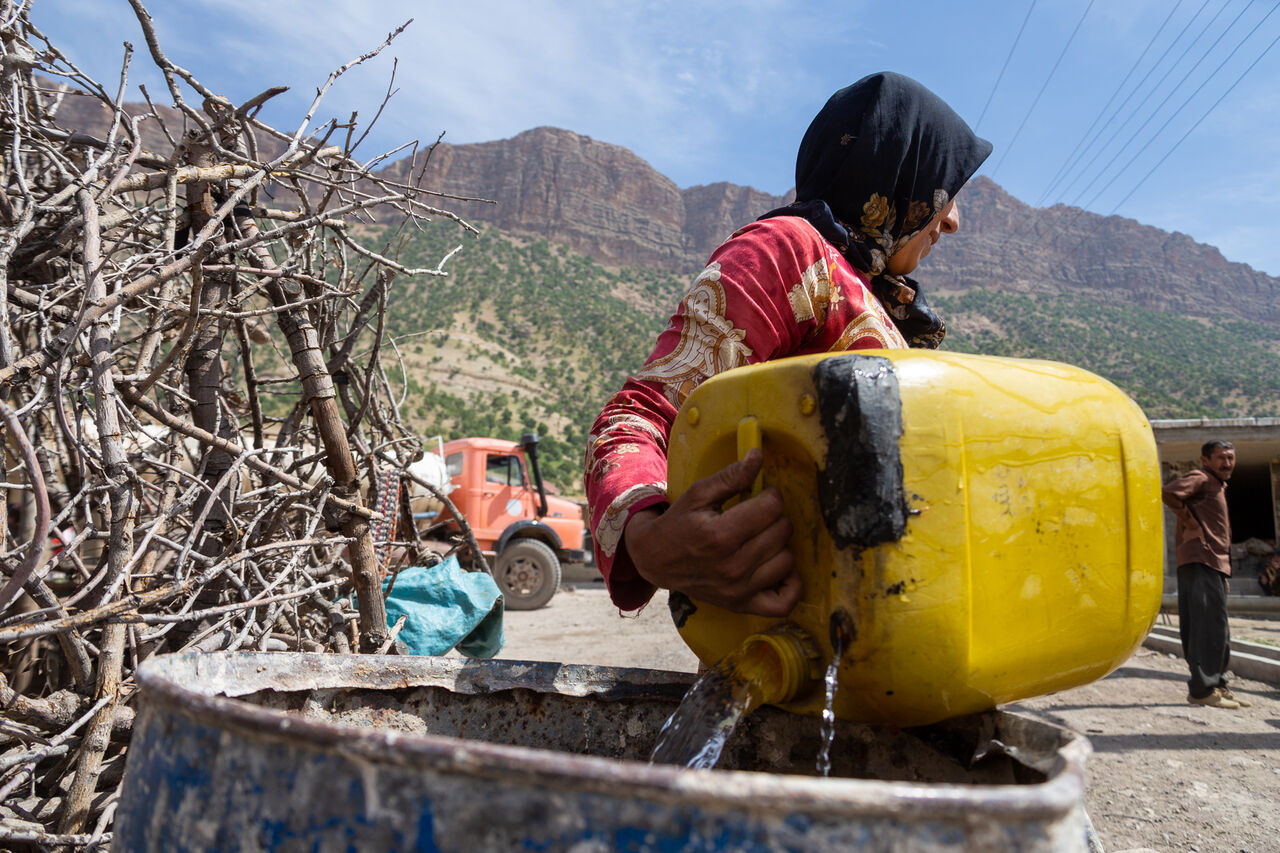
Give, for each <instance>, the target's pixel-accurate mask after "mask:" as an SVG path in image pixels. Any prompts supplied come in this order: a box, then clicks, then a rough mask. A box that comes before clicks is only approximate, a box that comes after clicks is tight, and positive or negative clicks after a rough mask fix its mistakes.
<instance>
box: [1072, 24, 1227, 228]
mask: <svg viewBox="0 0 1280 853" xmlns="http://www.w3.org/2000/svg"><path fill="white" fill-rule="evenodd" d="M1246 3H1247V0H1246ZM1205 5H1208V3H1207V0H1206V4H1205ZM1227 5H1228V3H1224V4H1223V5H1222V6H1221V7H1219V9H1218V11H1217V12H1215V13H1214V15H1213V17H1212V18H1210V19H1209V23H1207V24H1205V25H1204V27H1203V29H1202V30H1201V32H1205V31H1207V30H1208V29H1209V28H1210V27H1212V26H1213V25H1214V23H1215V22H1216V21H1217V20H1218V18H1219V17H1221V15H1222V13H1223V12H1225V11H1226V10H1227ZM1245 8H1247V5H1246V7H1245ZM1203 10H1204V6H1201V7H1200V11H1203ZM1242 12H1243V10H1242ZM1199 14H1200V12H1196V17H1199ZM1238 19H1239V16H1237V20H1238ZM1194 21H1195V18H1192V19H1191V21H1188V22H1187V26H1186V27H1184V28H1183V31H1182V33H1179V34H1178V38H1179V39H1181V38H1182V35H1183V33H1185V32H1186V31H1187V29H1188V28H1190V26H1191V24H1192V23H1194ZM1234 23H1235V22H1234V21H1233V22H1232V24H1233V25H1234ZM1230 29H1231V27H1230V26H1228V27H1227V29H1226V30H1224V31H1223V34H1224V35H1225V34H1226V32H1227V31H1228V30H1230ZM1221 38H1222V36H1219V37H1218V39H1219V40H1221ZM1176 43H1177V41H1176V40H1175V42H1174V43H1173V44H1170V45H1169V48H1168V49H1167V50H1166V51H1165V52H1164V54H1162V55H1161V57H1160V58H1161V60H1163V59H1164V57H1165V56H1167V55H1168V53H1169V50H1172V49H1173V46H1174V44H1176ZM1196 43H1197V42H1196V39H1195V38H1192V39H1191V41H1189V42H1188V43H1187V46H1186V47H1185V48H1184V49H1183V51H1182V53H1181V54H1180V55H1179V56H1178V58H1177V59H1175V60H1174V62H1173V64H1172V65H1171V66H1169V70H1170V72H1172V71H1173V69H1174V68H1177V67H1178V65H1180V64H1181V63H1182V60H1184V59H1186V57H1187V54H1189V53H1190V52H1191V49H1192V48H1193V47H1195V45H1196ZM1216 44H1217V42H1214V45H1216ZM1210 50H1212V47H1210ZM1207 55H1208V51H1206V52H1205V54H1204V55H1202V56H1201V58H1200V60H1198V61H1197V63H1196V65H1198V64H1199V63H1200V62H1202V61H1204V56H1207ZM1158 64H1159V63H1157V66H1158ZM1157 66H1152V68H1151V71H1150V72H1148V74H1147V75H1146V77H1144V78H1143V82H1146V78H1147V77H1150V76H1151V73H1153V72H1154V71H1155V69H1156V67H1157ZM1194 68H1195V66H1192V70H1194ZM1190 74H1191V71H1187V72H1186V73H1185V74H1183V75H1182V79H1181V80H1179V81H1178V82H1177V83H1176V84H1175V85H1174V87H1173V88H1172V89H1171V90H1169V95H1166V96H1165V101H1168V99H1169V97H1170V96H1171V95H1172V94H1173V92H1175V91H1177V89H1178V87H1179V86H1181V85H1182V84H1183V83H1184V82H1186V79H1187V77H1188V76H1190ZM1161 82H1163V81H1156V84H1155V85H1154V86H1152V87H1151V90H1150V91H1148V92H1147V94H1146V95H1144V96H1143V98H1142V100H1141V101H1140V102H1139V103H1138V105H1137V106H1136V107H1134V108H1133V110H1132V111H1131V112H1130V113H1129V116H1128V117H1127V118H1126V119H1125V120H1124V121H1123V122H1121V123H1120V124H1119V125H1118V126H1117V127H1116V128H1115V129H1114V130H1113V131H1112V132H1111V135H1110V136H1108V137H1107V141H1106V142H1104V143H1102V147H1101V148H1099V149H1098V150H1097V151H1096V152H1095V153H1094V155H1093V156H1092V157H1091V158H1090V159H1089V162H1088V163H1086V164H1085V166H1084V168H1083V169H1081V170H1080V172H1079V174H1077V175H1076V177H1075V178H1073V179H1072V180H1071V182H1070V183H1068V184H1067V186H1066V187H1064V188H1063V190H1062V194H1063V195H1066V193H1067V192H1068V191H1069V190H1070V189H1071V187H1073V186H1075V183H1076V181H1078V180H1080V179H1081V178H1083V177H1084V176H1085V175H1086V174H1087V173H1088V172H1089V169H1090V168H1092V166H1093V164H1094V163H1096V162H1097V161H1098V158H1099V157H1101V156H1102V154H1103V152H1104V151H1106V150H1107V148H1108V147H1110V145H1111V143H1112V142H1114V141H1115V139H1116V137H1117V136H1119V135H1120V134H1121V133H1122V132H1123V131H1124V129H1125V128H1126V127H1128V126H1129V124H1130V122H1132V121H1133V120H1134V119H1135V118H1136V117H1137V116H1138V114H1139V113H1140V112H1141V111H1142V108H1143V107H1145V106H1146V105H1147V102H1148V101H1149V100H1151V98H1152V97H1153V96H1154V95H1155V94H1156V92H1157V91H1158V90H1159V88H1160V83H1161ZM1138 85H1139V87H1141V85H1142V84H1141V83H1140V84H1138ZM1136 93H1137V90H1135V91H1134V94H1136ZM1125 103H1128V101H1127V100H1126V102H1125ZM1163 104H1164V102H1161V106H1163ZM1121 109H1123V105H1122V106H1121ZM1159 111H1160V107H1156V109H1155V110H1153V111H1152V113H1151V117H1154V116H1155V114H1156V113H1158V112H1159ZM1117 115H1118V111H1117ZM1151 117H1148V119H1147V122H1150V121H1151ZM1113 118H1114V116H1113ZM1143 126H1144V127H1145V126H1146V125H1145V123H1144V125H1143ZM1139 132H1141V129H1139ZM1135 136H1136V134H1135ZM1132 143H1133V137H1130V138H1129V140H1128V141H1126V142H1125V143H1123V144H1122V145H1121V146H1120V147H1119V148H1118V149H1117V150H1116V152H1115V153H1114V154H1112V155H1111V159H1109V160H1107V161H1106V163H1104V164H1103V166H1102V168H1101V169H1099V170H1098V172H1097V174H1095V175H1094V176H1093V178H1092V179H1090V180H1089V182H1088V183H1086V184H1085V185H1084V188H1083V189H1081V190H1080V192H1078V193H1077V194H1076V196H1075V198H1073V199H1072V200H1071V201H1070V204H1078V203H1079V202H1080V199H1081V198H1083V197H1084V194H1085V193H1087V192H1089V190H1090V189H1092V188H1093V186H1094V184H1096V183H1097V182H1098V181H1099V180H1100V179H1101V178H1102V176H1103V175H1104V174H1105V173H1106V171H1107V169H1109V168H1111V166H1112V164H1113V163H1115V162H1116V160H1118V159H1119V158H1120V155H1121V154H1122V153H1124V149H1125V148H1127V147H1128V146H1129V145H1131V144H1132Z"/></svg>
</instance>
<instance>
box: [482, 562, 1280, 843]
mask: <svg viewBox="0 0 1280 853" xmlns="http://www.w3.org/2000/svg"><path fill="white" fill-rule="evenodd" d="M1232 631H1233V635H1234V636H1237V637H1242V638H1247V639H1254V640H1262V641H1264V642H1270V643H1272V644H1275V645H1280V620H1272V621H1268V620H1239V622H1237V620H1235V619H1233V620H1232ZM501 656H502V657H503V658H507V659H512V660H544V661H561V662H564V663H584V664H596V665H600V666H638V667H645V668H649V669H665V670H676V671H684V672H693V671H694V670H696V669H697V666H698V661H697V658H695V657H694V655H693V653H692V652H690V651H689V650H688V649H687V648H686V647H685V645H684V644H683V643H682V642H681V640H680V637H679V635H678V634H677V633H676V631H675V628H674V627H673V626H672V624H671V619H670V616H669V615H668V613H667V606H666V601H665V598H663V597H661V596H660V597H659V598H658V599H655V601H654V602H653V604H652V605H651V606H650V607H648V608H646V609H645V610H643V611H641V613H640V614H639V616H638V617H629V618H621V617H620V616H619V614H618V611H617V609H616V608H615V607H613V606H612V605H611V604H610V602H609V598H608V595H607V593H606V592H605V591H604V588H603V586H602V585H601V584H600V583H599V582H594V583H593V582H582V583H575V584H570V585H568V586H566V588H564V589H563V590H562V591H561V592H560V593H558V594H557V595H556V597H555V598H553V599H552V600H551V603H550V605H548V606H547V607H545V608H543V609H541V610H536V611H531V612H509V613H507V614H506V646H505V648H504V649H503V652H502V655H501ZM1232 688H1233V690H1234V691H1235V693H1236V694H1237V695H1238V696H1241V697H1244V698H1246V699H1248V700H1249V701H1251V702H1252V703H1253V707H1251V708H1242V709H1240V710H1238V711H1224V710H1219V709H1216V708H1204V707H1200V706H1195V705H1190V704H1188V703H1187V702H1186V692H1187V691H1186V670H1185V665H1184V664H1183V662H1182V660H1181V659H1180V658H1177V657H1175V656H1170V655H1166V654H1161V653H1157V652H1153V651H1150V650H1148V649H1145V648H1144V649H1139V650H1138V652H1137V653H1135V654H1134V655H1133V657H1131V658H1130V659H1129V660H1128V661H1127V662H1126V663H1125V664H1124V665H1123V666H1121V667H1120V668H1119V669H1117V670H1116V671H1115V672H1114V673H1112V674H1111V675H1110V676H1108V677H1107V678H1104V679H1102V680H1101V681H1098V682H1095V683H1093V684H1090V685H1086V686H1084V687H1079V688H1076V689H1075V690H1070V691H1067V692H1064V693H1059V694H1055V695H1053V696H1046V697H1041V698H1038V699H1033V700H1030V701H1025V702H1021V703H1018V704H1017V705H1015V706H1012V709H1014V710H1020V711H1024V712H1027V713H1031V714H1036V715H1039V716H1041V717H1044V718H1045V719H1048V720H1052V721H1053V722H1055V723H1058V724H1061V725H1065V726H1068V727H1070V728H1072V729H1075V730H1076V731H1079V732H1083V733H1084V734H1085V735H1087V736H1088V738H1089V740H1090V741H1091V742H1092V743H1093V748H1094V755H1093V756H1092V757H1091V758H1090V760H1089V763H1088V773H1089V784H1088V789H1087V792H1086V803H1087V807H1088V811H1089V815H1090V817H1091V818H1092V820H1093V822H1094V826H1095V827H1096V829H1097V831H1098V834H1099V835H1100V837H1101V839H1102V842H1103V845H1104V847H1105V849H1106V851H1107V853H1120V851H1142V850H1157V851H1184V850H1192V851H1249V853H1266V851H1280V689H1278V688H1276V687H1275V686H1272V685H1268V684H1263V683H1261V682H1256V681H1247V680H1235V681H1233V682H1232Z"/></svg>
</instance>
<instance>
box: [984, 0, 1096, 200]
mask: <svg viewBox="0 0 1280 853" xmlns="http://www.w3.org/2000/svg"><path fill="white" fill-rule="evenodd" d="M1095 2H1096V0H1089V5H1088V6H1086V7H1085V10H1084V14H1083V15H1081V16H1080V20H1079V21H1077V22H1076V28H1075V29H1074V30H1072V31H1071V36H1070V37H1069V38H1068V39H1067V43H1066V44H1065V45H1063V47H1062V53H1060V54H1058V60H1057V61H1056V62H1054V63H1053V68H1052V69H1050V71H1049V76H1048V77H1046V78H1045V79H1044V85H1042V86H1041V87H1040V91H1039V92H1037V93H1036V98H1035V100H1034V101H1032V102H1031V106H1030V107H1029V108H1028V109H1027V114H1026V115H1024V116H1023V117H1022V123H1021V124H1019V125H1018V129H1017V130H1016V131H1014V134H1013V138H1012V139H1010V140H1009V144H1008V145H1007V146H1005V149H1004V153H1003V154H1001V155H1000V160H999V162H997V163H996V165H995V168H993V169H992V170H991V175H992V178H993V179H994V177H995V174H996V173H997V172H999V171H1000V166H1001V164H1002V163H1004V158H1005V157H1008V156H1009V151H1010V150H1012V149H1013V146H1014V144H1015V143H1016V142H1017V141H1018V136H1019V135H1020V134H1021V133H1022V129H1023V128H1024V127H1026V125H1027V119H1029V118H1031V113H1033V112H1034V111H1035V108H1036V105H1037V104H1039V103H1040V97H1041V95H1043V94H1044V91H1045V89H1047V88H1049V81H1050V80H1052V79H1053V75H1054V74H1056V73H1057V71H1058V66H1059V65H1061V64H1062V58H1063V57H1064V56H1066V55H1067V50H1068V49H1070V47H1071V43H1072V42H1073V41H1075V38H1076V33H1078V32H1080V25H1081V24H1083V23H1084V19H1085V18H1087V17H1089V10H1090V9H1092V8H1093V4H1094V3H1095Z"/></svg>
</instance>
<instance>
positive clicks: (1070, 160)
mask: <svg viewBox="0 0 1280 853" xmlns="http://www.w3.org/2000/svg"><path fill="white" fill-rule="evenodd" d="M1184 2H1185V0H1178V2H1177V3H1176V4H1175V5H1174V7H1173V8H1172V9H1170V10H1169V14H1168V15H1166V16H1165V19H1164V21H1163V22H1162V23H1161V24H1160V26H1159V28H1158V29H1157V30H1156V32H1155V35H1153V36H1152V37H1151V41H1149V42H1147V46H1146V47H1144V48H1143V49H1142V53H1140V54H1138V58H1137V59H1136V60H1134V63H1133V65H1131V66H1129V71H1128V73H1127V74H1125V75H1124V79H1123V80H1121V81H1120V85H1118V86H1116V88H1115V91H1113V92H1112V93H1111V97H1110V98H1108V99H1107V102H1106V103H1105V104H1103V105H1102V109H1100V110H1098V114H1097V115H1096V116H1094V119H1093V123H1092V124H1090V125H1089V127H1088V129H1087V130H1085V132H1084V133H1083V134H1081V135H1080V140H1079V141H1078V142H1077V143H1076V147H1075V148H1072V149H1071V153H1070V154H1068V155H1067V156H1066V159H1065V160H1063V161H1062V165H1061V166H1059V167H1058V171H1057V172H1056V173H1054V176H1053V178H1052V179H1051V180H1050V181H1049V186H1047V187H1045V189H1044V192H1042V193H1040V195H1039V197H1037V198H1036V202H1035V205H1034V206H1035V207H1039V206H1040V205H1041V204H1042V203H1043V202H1044V200H1045V199H1046V198H1048V197H1049V196H1050V195H1051V194H1052V193H1053V191H1054V189H1056V188H1057V186H1058V183H1059V182H1060V181H1061V180H1062V179H1063V178H1065V177H1066V176H1067V173H1068V172H1069V171H1070V170H1071V167H1072V166H1074V165H1075V163H1076V162H1077V161H1078V160H1077V158H1076V153H1077V152H1079V151H1080V150H1081V148H1082V147H1084V148H1085V150H1087V146H1085V141H1086V140H1088V139H1090V134H1092V133H1093V129H1094V128H1096V127H1097V126H1098V123H1099V122H1101V121H1102V117H1103V115H1105V114H1106V112H1107V110H1108V109H1110V108H1111V104H1112V103H1113V102H1114V101H1115V99H1116V98H1117V97H1119V95H1120V93H1121V92H1122V91H1124V87H1125V85H1126V84H1127V83H1128V82H1129V78H1130V77H1132V76H1133V73H1134V72H1135V71H1137V70H1138V68H1139V66H1141V65H1142V60H1144V59H1146V57H1147V54H1148V53H1150V52H1151V48H1153V47H1155V44H1156V42H1157V41H1158V40H1159V38H1160V34H1161V33H1163V32H1164V28H1165V27H1167V26H1168V25H1169V22H1170V21H1172V20H1173V16H1174V15H1175V14H1177V11H1178V10H1179V9H1181V8H1182V4H1183V3H1184ZM1207 5H1209V0H1204V6H1207ZM1204 6H1201V7H1200V8H1201V10H1203V9H1204ZM1199 14H1200V13H1199V12H1197V13H1196V15H1199ZM1193 20H1194V18H1193ZM1175 41H1176V39H1175ZM1165 52H1166V53H1167V52H1168V49H1167V48H1166V50H1165ZM1163 58H1164V56H1163V55H1161V59H1163ZM1158 63H1159V60H1157V64H1158ZM1153 68H1154V66H1153ZM1150 74H1151V72H1150V71H1148V72H1147V76H1150ZM1145 81H1146V77H1143V82H1145ZM1141 85H1142V83H1139V84H1138V86H1137V87H1135V88H1134V91H1135V92H1136V91H1137V90H1138V87H1141ZM1129 97H1133V93H1132V92H1131V93H1130V95H1129ZM1125 103H1128V99H1126V100H1125ZM1119 109H1123V104H1122V105H1121V107H1120V108H1118V109H1117V113H1118V112H1119ZM1113 117H1114V115H1113ZM1101 135H1102V133H1101V131H1099V133H1098V136H1101ZM1093 138H1094V139H1096V138H1097V136H1094V137H1093ZM1081 156H1083V155H1081Z"/></svg>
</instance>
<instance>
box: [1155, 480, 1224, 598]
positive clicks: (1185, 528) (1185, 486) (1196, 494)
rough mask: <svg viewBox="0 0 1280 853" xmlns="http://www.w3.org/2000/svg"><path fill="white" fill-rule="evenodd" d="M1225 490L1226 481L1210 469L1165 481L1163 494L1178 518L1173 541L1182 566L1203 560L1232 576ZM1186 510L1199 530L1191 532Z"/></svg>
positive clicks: (1179, 563)
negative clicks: (1196, 523) (1198, 526)
mask: <svg viewBox="0 0 1280 853" xmlns="http://www.w3.org/2000/svg"><path fill="white" fill-rule="evenodd" d="M1226 489H1227V484H1226V483H1224V482H1223V481H1222V480H1219V479H1218V475H1217V474H1214V473H1213V472H1212V471H1210V470H1208V469H1207V468H1201V469H1200V470H1198V471H1192V472H1191V473H1190V474H1187V475H1186V476H1183V477H1179V478H1178V479H1176V480H1173V481H1172V482H1169V483H1166V484H1165V486H1164V489H1163V490H1162V492H1161V497H1162V498H1163V499H1164V502H1165V504H1167V505H1168V506H1169V508H1170V509H1172V510H1173V511H1174V512H1175V513H1176V514H1177V517H1178V526H1177V528H1176V530H1175V531H1174V541H1175V542H1176V543H1177V545H1178V565H1179V566H1181V565H1185V564H1186V563H1204V564H1205V565H1206V566H1209V567H1210V568H1214V569H1217V570H1218V571H1220V572H1222V573H1223V574H1224V575H1226V576H1228V577H1230V576H1231V519H1230V518H1228V517H1227V491H1226ZM1183 510H1185V512H1183ZM1187 513H1190V514H1191V516H1192V517H1193V518H1194V519H1195V520H1196V521H1197V522H1198V523H1199V525H1200V531H1199V532H1198V533H1195V532H1192V529H1191V526H1190V525H1189V524H1188V522H1187V518H1186V514H1187Z"/></svg>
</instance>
